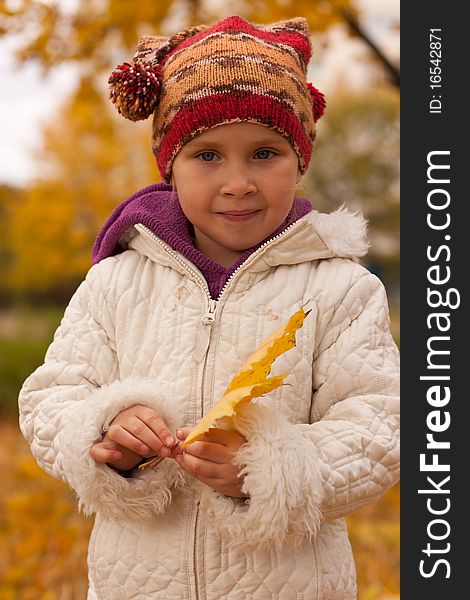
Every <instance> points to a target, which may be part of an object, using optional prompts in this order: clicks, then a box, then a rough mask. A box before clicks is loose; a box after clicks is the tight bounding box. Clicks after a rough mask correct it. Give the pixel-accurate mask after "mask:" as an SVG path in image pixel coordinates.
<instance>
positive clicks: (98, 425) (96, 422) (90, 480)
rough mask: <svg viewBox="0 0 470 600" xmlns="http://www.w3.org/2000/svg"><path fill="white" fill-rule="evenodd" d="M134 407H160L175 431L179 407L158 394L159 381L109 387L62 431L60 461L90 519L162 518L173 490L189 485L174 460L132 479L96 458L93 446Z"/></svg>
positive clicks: (77, 411)
mask: <svg viewBox="0 0 470 600" xmlns="http://www.w3.org/2000/svg"><path fill="white" fill-rule="evenodd" d="M134 404H142V405H144V406H148V407H150V408H153V409H155V410H156V411H157V412H158V413H159V415H160V416H161V417H162V419H163V420H164V421H165V423H166V424H167V425H168V427H169V428H170V429H171V430H174V429H176V427H177V423H176V419H177V415H175V411H174V408H172V407H171V405H170V403H169V401H168V400H167V399H165V398H163V397H162V396H161V395H160V394H159V393H158V392H157V387H156V383H155V382H154V381H149V380H138V379H126V380H124V381H116V382H114V383H112V384H111V385H109V386H103V387H102V388H100V389H99V390H97V391H96V392H94V393H92V394H91V395H90V397H89V398H87V399H85V400H83V401H82V402H80V405H79V406H78V407H77V408H76V409H75V410H74V411H73V412H71V413H69V415H68V420H69V422H68V424H67V425H66V426H65V427H64V428H63V430H62V432H61V433H60V440H59V442H58V446H59V448H60V452H61V453H62V456H61V459H59V460H58V463H59V464H60V466H61V471H62V473H63V475H64V476H65V479H66V480H67V481H68V483H69V485H70V486H71V487H72V488H73V489H74V490H75V492H76V494H77V497H78V502H79V507H80V509H82V510H83V511H84V513H85V514H87V515H88V514H92V513H100V514H101V515H102V516H103V517H105V518H108V519H111V520H120V519H122V518H126V519H145V518H148V517H151V516H153V515H155V514H161V513H163V512H164V511H165V510H166V508H167V506H168V505H169V503H170V502H171V491H170V488H172V487H179V486H182V485H184V483H185V476H184V472H183V471H182V470H181V469H180V468H179V466H178V465H177V464H176V463H175V461H173V460H164V461H163V462H162V463H161V464H160V465H159V467H158V470H157V471H153V470H152V469H148V470H147V471H143V472H141V473H138V472H137V473H136V477H135V478H134V477H133V478H131V479H126V478H124V477H121V476H120V475H119V474H118V473H117V472H116V471H114V470H113V469H111V468H110V467H108V466H106V465H104V464H98V463H96V462H95V461H94V460H93V458H92V457H91V455H90V448H91V447H92V446H93V444H95V443H96V442H98V441H100V440H101V439H102V435H103V432H104V431H106V430H107V428H108V427H109V424H110V423H111V421H112V420H113V419H114V417H115V416H116V415H118V414H119V413H120V412H122V411H123V410H125V409H126V408H129V407H131V406H133V405H134Z"/></svg>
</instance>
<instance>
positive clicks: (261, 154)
mask: <svg viewBox="0 0 470 600" xmlns="http://www.w3.org/2000/svg"><path fill="white" fill-rule="evenodd" d="M271 156H274V152H273V151H272V150H258V152H256V153H255V157H256V158H258V159H259V160H266V159H268V158H271Z"/></svg>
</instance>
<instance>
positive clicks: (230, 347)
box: [20, 17, 399, 600]
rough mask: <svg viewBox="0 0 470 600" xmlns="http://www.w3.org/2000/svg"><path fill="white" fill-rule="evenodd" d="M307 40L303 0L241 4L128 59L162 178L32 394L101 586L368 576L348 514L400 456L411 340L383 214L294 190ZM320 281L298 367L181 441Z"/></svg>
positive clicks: (165, 594) (308, 93) (223, 594)
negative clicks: (260, 6)
mask: <svg viewBox="0 0 470 600" xmlns="http://www.w3.org/2000/svg"><path fill="white" fill-rule="evenodd" d="M310 55H311V46H310V39H309V32H308V29H307V25H306V21H305V20H304V19H301V18H299V19H292V20H289V21H285V22H282V23H276V24H273V25H270V26H260V25H253V24H250V23H248V22H246V21H244V20H243V19H241V18H239V17H229V18H227V19H224V20H222V21H221V22H219V23H217V24H216V25H214V26H212V27H204V26H201V27H197V28H190V29H187V30H185V31H183V32H181V33H178V34H176V35H175V36H173V37H171V38H170V39H168V40H164V39H162V38H154V37H146V38H143V39H142V40H141V43H140V44H139V47H138V51H137V54H136V55H135V57H134V61H133V64H132V65H130V64H128V63H124V64H123V65H121V66H120V67H118V68H117V69H116V70H115V71H114V72H113V74H112V75H111V77H110V85H111V99H112V100H113V102H114V103H115V104H116V106H117V108H118V110H119V112H120V113H122V114H123V115H124V116H126V117H128V118H130V119H132V120H137V119H140V118H146V117H148V116H150V114H152V113H153V114H154V118H153V136H152V144H153V151H154V154H155V157H156V161H157V164H158V167H159V170H160V172H161V175H162V177H163V178H164V179H165V181H166V183H160V184H156V185H151V186H149V187H148V188H146V189H144V190H141V191H140V192H138V193H137V194H135V195H134V196H132V197H131V198H129V199H128V200H126V201H125V202H124V203H123V204H121V205H120V206H119V207H118V208H117V209H116V210H115V211H114V212H113V214H112V215H111V217H110V218H109V220H108V221H107V223H106V224H105V226H104V228H103V230H102V231H101V232H100V234H99V235H98V237H97V239H96V242H95V246H94V253H93V258H94V263H95V264H94V266H93V267H92V268H91V269H90V271H89V273H88V275H87V277H86V280H85V281H84V282H83V283H82V285H81V286H80V287H79V289H78V290H77V292H76V294H75V295H74V297H73V298H72V300H71V302H70V305H69V306H68V308H67V310H66V312H65V315H64V318H63V320H62V322H61V325H60V327H59V329H58V331H57V333H56V335H55V338H54V341H53V343H52V344H51V346H50V348H49V350H48V352H47V355H46V359H45V363H44V365H42V366H41V367H39V368H38V369H37V370H36V371H35V373H33V374H32V375H31V376H30V377H29V378H28V379H27V381H26V382H25V383H24V385H23V388H22V391H21V394H20V411H21V416H20V422H21V428H22V431H23V434H24V435H25V437H26V438H27V439H28V440H29V442H30V444H31V448H32V451H33V453H34V455H35V457H36V458H37V461H38V463H39V464H40V465H41V467H43V468H44V469H45V470H46V471H47V472H49V473H50V474H51V475H53V476H54V477H57V478H60V479H62V480H64V481H65V482H67V483H68V484H69V485H70V486H71V487H72V488H73V489H74V490H75V491H76V493H77V496H78V501H79V504H80V506H81V507H82V508H83V510H84V511H85V512H86V513H87V514H91V513H95V514H96V518H95V526H94V529H93V533H92V537H91V540H90V547H89V580H90V582H89V594H88V598H89V599H90V600H96V599H100V600H104V599H109V600H120V599H122V600H127V599H131V598H132V599H154V598H155V599H165V600H186V599H187V600H189V599H198V600H202V599H207V600H209V599H210V600H219V599H220V598H226V599H229V600H232V599H233V600H235V599H237V600H243V599H245V598H249V599H254V600H265V599H266V598H279V599H281V600H289V599H300V598H302V599H304V600H305V599H309V600H310V599H312V600H313V599H317V600H318V599H321V600H326V599H329V600H352V599H354V598H355V597H356V584H355V569H354V561H353V557H352V555H351V547H350V543H349V540H348V534H347V531H346V526H345V522H344V516H345V515H347V514H349V513H351V512H352V511H354V510H357V509H359V508H361V507H363V506H365V505H367V504H369V503H370V502H372V501H374V500H375V499H377V498H378V497H379V496H380V495H381V494H383V493H384V492H385V491H387V490H388V489H389V488H390V487H391V486H392V485H393V484H394V483H395V482H396V481H397V479H398V468H399V467H398V465H399V451H398V397H397V394H398V353H397V349H396V347H395V344H394V343H393V341H392V338H391V335H390V332H389V319H388V309H387V301H386V296H385V291H384V289H383V286H382V284H381V283H380V281H379V280H378V279H377V278H376V277H375V276H373V275H371V274H370V273H369V272H368V271H367V270H366V269H364V268H363V267H362V266H360V265H359V263H358V260H357V257H359V256H362V255H364V254H365V252H366V250H367V244H366V242H365V241H364V233H365V223H364V220H363V219H362V218H361V217H359V216H355V215H351V214H349V213H347V212H345V211H337V212H335V213H332V214H319V213H318V212H316V211H313V210H312V209H311V205H310V203H309V202H308V200H306V199H302V198H296V197H294V188H295V186H296V184H297V183H298V182H299V180H300V177H301V175H302V174H303V173H304V172H305V170H306V168H307V166H308V163H309V160H310V156H311V151H312V144H313V140H314V137H315V122H316V120H318V118H319V117H320V116H321V114H322V112H323V108H324V99H323V96H322V95H321V94H320V92H318V90H316V89H315V88H314V87H313V86H312V85H311V84H309V83H307V82H306V69H307V63H308V61H309V58H310ZM170 184H171V185H170ZM306 303H308V304H309V308H311V309H312V310H311V314H310V315H309V317H308V319H307V320H306V321H305V323H304V326H303V327H302V329H301V330H299V331H298V332H297V338H296V339H297V346H296V347H295V348H293V349H291V350H290V351H289V352H288V353H286V354H284V355H283V356H281V357H280V358H279V359H277V361H276V363H275V365H274V368H273V374H276V373H283V372H286V371H289V372H290V373H291V375H290V376H289V379H288V382H289V385H286V386H283V387H281V388H279V389H278V390H276V391H275V392H272V393H270V394H269V395H268V396H267V397H265V398H262V399H260V400H259V401H258V402H253V403H251V404H249V405H248V406H247V407H246V410H245V411H244V412H243V416H240V417H237V418H236V419H235V426H236V431H224V430H223V429H217V428H214V429H211V430H210V431H209V433H208V434H206V435H205V436H204V437H203V438H202V439H201V440H199V441H197V442H195V443H193V444H191V445H190V446H188V447H187V448H186V449H185V450H186V451H185V452H184V453H182V452H181V448H180V444H179V442H178V440H179V441H181V440H184V439H185V437H186V436H187V435H188V433H189V431H190V430H191V428H192V427H193V426H194V425H195V424H196V422H197V421H198V420H199V419H200V418H201V417H202V416H203V415H204V414H206V413H207V411H208V410H209V409H210V408H211V406H212V405H213V404H214V403H215V402H216V401H217V399H218V398H219V397H220V396H221V395H222V393H223V391H224V389H225V388H226V386H227V384H228V382H229V381H230V379H231V378H232V376H233V375H234V374H235V372H236V371H238V369H239V367H240V366H241V364H242V363H243V362H244V360H245V358H246V357H247V356H248V355H249V354H250V353H251V352H252V351H253V349H254V348H255V347H256V345H257V344H259V343H260V341H261V340H262V339H264V338H265V337H267V336H268V335H269V334H270V333H272V332H273V331H274V330H275V329H277V328H278V327H279V325H280V323H282V322H283V321H285V320H287V318H288V317H289V316H290V315H291V314H292V313H293V312H295V311H296V310H298V308H299V307H300V306H301V305H304V304H306ZM175 436H176V437H175ZM155 454H158V455H160V456H162V457H165V460H163V462H162V463H161V464H160V465H159V467H158V469H157V470H155V471H154V470H152V469H144V470H139V469H137V466H138V465H139V463H140V462H141V461H142V460H143V459H145V458H148V457H150V456H153V455H155Z"/></svg>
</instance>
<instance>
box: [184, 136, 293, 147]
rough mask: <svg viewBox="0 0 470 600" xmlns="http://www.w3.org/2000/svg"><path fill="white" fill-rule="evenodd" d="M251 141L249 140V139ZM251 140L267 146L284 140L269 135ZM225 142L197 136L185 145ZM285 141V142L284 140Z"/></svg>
mask: <svg viewBox="0 0 470 600" xmlns="http://www.w3.org/2000/svg"><path fill="white" fill-rule="evenodd" d="M250 141H251V140H250ZM252 142H253V146H268V145H270V144H281V143H282V142H284V139H283V138H280V139H279V138H278V137H274V136H270V137H266V138H262V139H254V140H252ZM224 143H225V142H218V141H215V140H211V139H206V140H200V139H199V138H197V137H196V138H194V139H192V140H190V141H189V142H188V143H187V144H186V145H187V146H189V145H191V146H193V147H194V146H196V147H200V148H207V147H209V146H211V147H217V146H221V145H223V144H224ZM286 143H289V142H287V140H286Z"/></svg>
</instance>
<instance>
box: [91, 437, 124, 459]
mask: <svg viewBox="0 0 470 600" xmlns="http://www.w3.org/2000/svg"><path fill="white" fill-rule="evenodd" d="M105 444H106V442H103V443H99V444H95V445H94V446H92V447H91V448H90V454H91V457H92V458H93V460H94V461H95V462H98V463H109V462H113V461H115V460H121V459H122V458H123V454H122V452H120V451H119V450H115V449H112V448H108V447H106V445H105Z"/></svg>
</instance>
